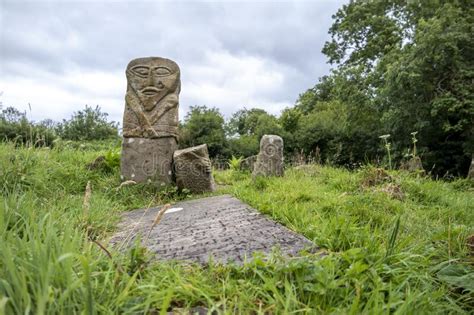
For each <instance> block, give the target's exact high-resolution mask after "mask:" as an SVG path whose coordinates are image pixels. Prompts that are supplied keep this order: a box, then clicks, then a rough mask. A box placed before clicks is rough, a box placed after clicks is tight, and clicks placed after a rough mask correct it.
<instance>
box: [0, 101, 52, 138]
mask: <svg viewBox="0 0 474 315" xmlns="http://www.w3.org/2000/svg"><path fill="white" fill-rule="evenodd" d="M0 109H1V106H0ZM54 128H55V124H54V122H52V121H51V120H44V121H41V122H39V123H35V122H31V121H29V120H28V118H27V117H26V113H22V112H20V111H19V110H17V109H15V108H13V107H7V108H5V109H3V110H1V112H0V141H14V142H15V143H17V144H27V145H34V146H52V144H53V142H54V140H55V139H56V133H55V130H54Z"/></svg>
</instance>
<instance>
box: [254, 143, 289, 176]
mask: <svg viewBox="0 0 474 315" xmlns="http://www.w3.org/2000/svg"><path fill="white" fill-rule="evenodd" d="M283 175H284V164H283V139H282V138H281V137H280V136H275V135H264V136H263V137H262V139H261V140H260V152H259V153H258V156H257V161H256V162H255V166H254V169H253V173H252V176H253V177H256V176H283Z"/></svg>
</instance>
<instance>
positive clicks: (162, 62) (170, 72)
mask: <svg viewBox="0 0 474 315" xmlns="http://www.w3.org/2000/svg"><path fill="white" fill-rule="evenodd" d="M126 74H127V81H128V88H129V89H132V90H133V91H135V93H136V95H137V96H138V98H139V99H140V102H141V104H142V105H143V107H144V109H145V110H146V111H151V110H153V109H154V108H155V107H156V105H157V104H158V102H159V101H161V100H162V99H163V97H165V96H166V95H168V94H170V93H175V92H179V88H180V78H179V77H180V73H179V67H178V65H177V64H176V63H175V62H173V61H171V60H169V59H165V58H159V57H149V58H138V59H135V60H132V61H131V62H130V63H129V64H128V66H127V71H126Z"/></svg>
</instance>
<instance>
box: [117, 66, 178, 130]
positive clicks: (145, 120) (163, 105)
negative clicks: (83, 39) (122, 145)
mask: <svg viewBox="0 0 474 315" xmlns="http://www.w3.org/2000/svg"><path fill="white" fill-rule="evenodd" d="M126 74H127V82H128V84H127V94H126V96H125V113H124V118H123V136H124V137H125V138H131V137H141V138H161V137H169V136H172V137H175V138H176V137H178V104H179V92H180V88H181V82H180V71H179V67H178V65H177V64H176V63H175V62H174V61H171V60H169V59H165V58H160V57H148V58H138V59H134V60H132V61H131V62H130V63H129V64H128V66H127V71H126Z"/></svg>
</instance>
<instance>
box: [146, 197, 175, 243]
mask: <svg viewBox="0 0 474 315" xmlns="http://www.w3.org/2000/svg"><path fill="white" fill-rule="evenodd" d="M170 207H171V204H169V203H168V204H166V205H164V206H163V208H161V209H160V211H158V213H157V215H156V217H155V220H153V224H152V225H151V227H150V230H149V231H148V234H147V236H146V239H145V244H146V243H148V239H149V238H150V234H151V231H152V230H153V228H154V227H155V226H157V225H158V224H159V223H160V221H161V219H162V218H163V216H164V215H165V213H166V210H168V209H169V208H170Z"/></svg>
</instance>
